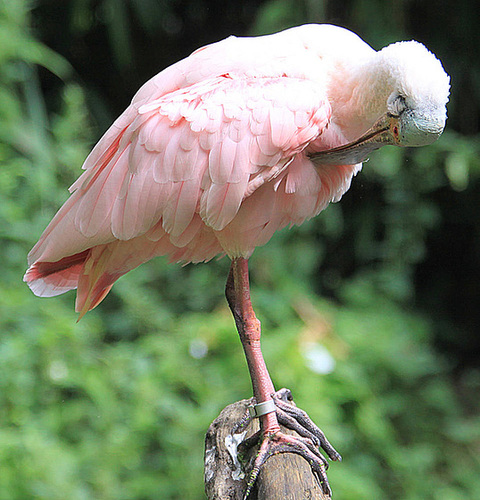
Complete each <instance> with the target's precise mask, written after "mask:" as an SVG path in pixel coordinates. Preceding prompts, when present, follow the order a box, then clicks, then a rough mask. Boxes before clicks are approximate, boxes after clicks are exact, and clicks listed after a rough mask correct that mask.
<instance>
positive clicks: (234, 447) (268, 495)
mask: <svg viewBox="0 0 480 500" xmlns="http://www.w3.org/2000/svg"><path fill="white" fill-rule="evenodd" d="M251 403H252V400H251V399H244V400H242V401H238V402H237V403H233V404H231V405H229V406H227V407H226V408H224V409H223V410H222V411H221V413H220V415H219V416H218V417H217V418H216V419H215V420H214V421H213V422H212V424H211V425H210V427H209V429H208V432H207V435H206V438H205V492H206V494H207V498H208V500H242V498H243V494H244V492H245V490H246V487H247V480H248V475H247V476H246V475H245V472H244V470H243V468H242V464H241V463H240V461H239V459H238V446H239V445H240V443H241V442H242V441H244V440H245V439H246V438H248V437H249V436H251V435H253V434H254V433H255V432H257V431H258V429H259V423H258V419H253V421H252V422H251V423H250V424H249V425H248V427H247V428H246V429H244V430H243V431H242V432H241V433H238V434H232V430H233V429H234V427H235V424H237V423H238V422H239V421H240V420H241V418H242V417H243V416H244V415H245V412H246V410H247V407H248V405H249V404H251ZM282 431H284V432H286V433H291V434H295V433H294V432H293V431H290V430H288V429H285V428H283V427H282ZM256 451H257V449H256V447H254V448H253V449H252V450H250V451H249V452H248V455H247V460H246V461H245V463H246V464H249V463H250V462H251V461H252V460H253V459H254V457H255V454H256ZM247 470H250V468H249V466H248V465H247ZM287 498H288V499H289V500H305V499H308V500H330V497H329V496H327V495H325V494H324V493H323V492H322V489H321V487H320V485H319V484H318V482H317V480H316V479H315V476H314V475H313V473H312V471H311V469H310V465H309V463H308V462H307V461H306V460H305V459H304V458H302V457H301V456H299V455H296V454H293V453H281V454H279V455H274V456H273V457H271V458H269V459H268V460H267V462H266V463H265V465H264V467H263V468H262V469H261V471H260V474H259V475H258V478H257V481H256V484H255V487H254V488H253V490H252V492H251V494H250V496H249V500H285V499H287Z"/></svg>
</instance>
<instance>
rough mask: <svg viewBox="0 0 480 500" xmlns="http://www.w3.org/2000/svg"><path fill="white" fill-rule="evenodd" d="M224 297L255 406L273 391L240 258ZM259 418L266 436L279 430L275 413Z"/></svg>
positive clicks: (245, 267) (244, 261) (234, 263)
mask: <svg viewBox="0 0 480 500" xmlns="http://www.w3.org/2000/svg"><path fill="white" fill-rule="evenodd" d="M225 295H226V296H227V301H228V304H229V306H230V309H231V310H232V313H233V317H234V318H235V323H236V325H237V330H238V333H239V335H240V340H241V342H242V346H243V350H244V351H245V356H246V358H247V364H248V369H249V371H250V377H251V379H252V386H253V395H254V396H255V399H256V400H257V403H262V402H264V401H268V400H269V399H272V395H273V394H274V393H275V389H274V387H273V383H272V380H271V378H270V375H269V373H268V370H267V366H266V365H265V360H264V359H263V354H262V351H261V348H260V333H261V330H260V321H258V319H257V317H256V316H255V312H254V311H253V308H252V302H251V300H250V283H249V279H248V260H247V259H242V258H240V259H235V260H233V261H232V266H231V268H230V274H229V276H228V280H227V285H226V289H225ZM260 418H261V423H262V430H263V433H264V434H265V435H266V436H268V435H271V434H275V433H276V432H278V431H279V430H280V426H279V425H278V420H277V416H276V414H275V413H274V412H272V413H267V414H266V415H263V416H262V417H260Z"/></svg>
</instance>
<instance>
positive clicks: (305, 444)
mask: <svg viewBox="0 0 480 500" xmlns="http://www.w3.org/2000/svg"><path fill="white" fill-rule="evenodd" d="M272 399H273V401H274V402H275V406H276V415H277V419H278V422H279V423H280V424H282V425H283V426H284V427H286V428H288V429H291V430H293V431H295V432H296V433H297V434H298V436H295V435H290V434H285V433H283V432H281V431H277V432H273V433H268V432H265V431H263V432H262V431H258V432H256V433H255V434H253V435H252V436H251V437H249V438H248V439H246V440H245V441H244V442H243V443H241V445H240V446H239V452H241V454H242V455H244V454H245V453H246V451H247V450H249V449H251V448H252V447H253V446H255V445H257V444H258V443H259V442H260V447H259V449H258V452H257V454H256V456H255V459H254V461H253V466H252V469H251V472H250V475H249V478H248V482H247V488H246V490H245V494H244V496H243V500H247V498H248V496H249V495H250V493H251V491H252V488H253V486H254V485H255V481H256V480H257V477H258V474H259V472H260V470H261V468H262V467H263V465H264V464H265V462H266V461H267V460H268V459H269V458H270V457H271V456H273V455H277V454H279V453H296V454H297V455H300V456H302V457H303V458H304V459H305V460H307V462H308V463H309V464H310V467H311V468H312V471H313V473H314V476H315V477H316V479H317V481H318V482H319V484H320V486H321V488H322V490H323V492H324V494H326V495H328V496H331V493H332V492H331V489H330V485H329V483H328V479H327V474H326V471H327V469H328V466H329V465H328V462H327V459H326V458H325V457H324V456H323V455H322V454H321V453H320V451H319V448H321V449H323V450H324V451H325V453H326V454H327V456H328V457H329V458H330V459H331V460H341V459H342V457H341V456H340V454H339V453H338V452H337V451H336V450H335V448H333V446H332V445H331V444H330V442H329V441H328V440H327V438H326V437H325V434H324V433H323V432H322V431H321V430H320V429H319V428H318V427H317V426H316V425H315V424H314V423H313V421H312V420H311V419H310V417H309V416H308V414H307V413H306V412H304V411H303V410H301V409H300V408H298V407H297V406H296V405H295V403H294V402H293V398H292V394H291V392H290V390H288V389H280V390H279V391H277V392H276V393H274V394H272ZM251 421H252V417H251V415H250V414H249V412H248V411H247V412H246V413H245V415H244V416H243V417H242V419H241V420H240V421H239V423H238V424H237V425H236V426H235V429H234V432H240V431H241V430H244V429H245V428H246V427H247V426H248V424H249V423H250V422H251Z"/></svg>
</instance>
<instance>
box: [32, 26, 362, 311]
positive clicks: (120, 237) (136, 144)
mask: <svg viewBox="0 0 480 500" xmlns="http://www.w3.org/2000/svg"><path fill="white" fill-rule="evenodd" d="M305 28H308V29H307V30H306V31H304V32H305V33H306V34H308V33H309V30H311V29H312V27H304V30H305ZM299 30H301V28H298V29H297V30H296V31H295V30H290V31H287V32H284V33H281V34H277V35H272V36H270V37H262V38H257V39H237V38H233V37H231V38H228V39H226V40H224V41H222V42H219V43H216V44H213V45H210V46H208V47H205V48H203V49H199V50H198V51H196V52H194V53H193V54H192V55H191V56H190V57H188V58H186V59H184V60H183V61H180V62H179V63H177V64H175V65H173V66H171V67H169V68H167V69H166V70H164V71H162V72H161V73H159V74H158V75H157V76H155V77H154V78H153V79H151V80H150V81H149V82H147V83H146V84H145V85H144V86H143V87H142V88H141V89H140V91H139V92H138V93H137V95H136V96H135V97H134V99H133V101H132V103H131V104H130V106H129V107H128V108H127V109H126V111H125V112H124V113H123V114H122V115H121V116H120V117H119V118H118V119H117V120H116V121H115V123H114V124H113V125H112V126H111V128H110V129H109V130H108V131H107V132H106V134H105V135H104V136H103V137H102V139H101V140H100V141H99V143H98V144H97V145H96V147H95V148H94V149H93V151H92V152H91V154H90V155H89V156H88V158H87V159H86V161H85V164H84V166H83V168H84V169H85V172H84V173H83V174H82V175H81V176H80V178H79V179H78V180H77V181H76V182H75V183H74V184H73V186H72V187H71V188H70V191H71V192H72V195H71V197H70V198H69V199H68V200H67V202H66V203H65V204H64V206H63V207H62V208H61V209H60V210H59V212H58V213H57V214H56V216H55V217H54V219H53V220H52V221H51V223H50V224H49V226H48V227H47V228H46V230H45V232H44V233H43V235H42V236H41V238H40V240H39V242H38V243H37V244H36V245H35V247H34V248H33V249H32V251H31V252H30V254H29V264H30V268H29V270H28V271H27V273H26V275H25V280H26V281H27V282H28V284H29V285H30V287H31V288H32V290H33V291H34V293H35V294H37V295H41V296H53V295H58V294H60V293H64V292H66V291H67V290H70V289H74V288H77V287H78V292H77V303H76V309H77V311H80V312H81V314H84V313H85V312H86V311H87V310H89V309H92V308H93V307H95V306H96V305H97V304H98V303H99V302H100V301H101V300H102V299H103V298H104V297H105V295H106V294H107V293H108V291H109V290H110V288H111V286H112V284H113V283H114V282H115V281H116V280H117V279H118V278H119V277H120V276H122V275H123V274H125V273H127V272H128V271H130V270H131V269H133V268H135V267H137V266H138V265H140V264H141V263H143V262H145V261H147V260H149V259H151V258H153V257H155V256H158V255H168V256H169V257H170V259H171V260H172V261H177V262H180V261H181V262H202V261H208V260H209V259H211V258H213V257H214V256H216V255H218V254H227V255H228V256H230V257H233V258H234V257H249V256H250V254H251V253H252V252H253V250H254V248H255V247H256V246H258V245H263V244H264V243H266V242H267V241H268V240H269V239H270V238H271V236H272V235H273V233H274V232H275V231H277V230H278V229H281V228H283V227H285V226H287V225H290V224H301V223H302V222H304V221H305V220H306V219H309V218H311V217H313V216H315V215H317V214H318V213H319V212H320V211H321V210H323V209H324V208H325V207H326V206H327V205H328V203H329V202H331V201H336V200H338V199H339V198H340V197H341V195H342V194H343V193H344V192H345V191H346V190H347V189H348V187H349V185H350V181H351V178H352V176H353V175H354V174H355V173H356V172H357V171H358V169H359V168H360V166H359V165H345V166H331V165H321V166H315V165H314V164H313V163H312V162H311V161H310V160H309V159H308V153H311V152H314V151H319V150H322V149H326V148H329V147H334V146H338V145H340V144H341V143H343V142H345V136H344V135H343V132H344V131H342V130H341V129H340V128H338V127H337V128H335V127H333V126H331V127H330V128H329V129H328V130H327V127H328V125H329V121H330V118H331V114H332V108H331V106H332V103H331V100H330V99H329V97H330V96H329V95H328V93H327V90H326V81H325V75H324V72H325V71H326V70H325V69H324V72H323V73H322V72H321V71H318V69H317V68H316V67H317V66H318V55H317V54H316V53H315V52H314V51H312V50H310V49H309V47H308V43H307V42H306V39H308V37H309V36H310V35H308V36H307V37H306V38H305V37H304V38H302V31H299ZM362 43H363V42H362ZM364 45H365V47H368V46H366V44H364ZM362 50H365V51H368V50H371V49H370V48H364V47H362ZM313 62H316V66H315V65H314V64H313Z"/></svg>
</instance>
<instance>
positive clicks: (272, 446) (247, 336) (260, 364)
mask: <svg viewBox="0 0 480 500" xmlns="http://www.w3.org/2000/svg"><path fill="white" fill-rule="evenodd" d="M225 295H226V297H227V301H228V305H229V306H230V309H231V310H232V313H233V317H234V319H235V324H236V326H237V330H238V333H239V335H240V340H241V342H242V346H243V350H244V351H245V356H246V358H247V364H248V369H249V371H250V377H251V379H252V386H253V394H254V397H255V400H256V403H257V405H256V407H257V410H258V412H259V413H260V417H259V418H260V426H261V430H262V442H261V444H260V448H259V451H258V454H257V456H256V458H255V462H254V465H253V469H252V471H251V474H250V478H249V481H248V486H247V490H246V492H245V496H244V499H246V498H247V497H248V495H249V493H250V491H251V489H252V487H253V485H254V483H255V480H256V478H257V475H258V473H259V471H260V468H261V467H262V466H263V464H264V463H265V462H266V460H267V459H268V458H269V457H271V456H272V455H275V454H277V453H287V452H290V453H297V454H299V455H301V456H303V457H304V458H305V459H306V460H307V461H308V462H309V463H310V466H311V467H312V470H313V471H314V473H315V475H316V477H317V478H318V480H319V482H320V484H321V486H322V489H323V491H324V492H325V493H327V494H331V490H330V486H329V484H328V480H327V476H326V472H325V471H326V469H327V467H328V464H327V461H326V459H325V458H324V457H323V456H322V454H321V453H320V452H319V450H318V446H321V447H322V448H323V449H324V450H325V452H326V453H327V455H328V456H329V457H330V458H331V459H332V460H340V459H341V457H340V455H339V454H338V453H337V452H336V451H335V449H334V448H333V447H332V446H331V445H330V443H329V442H328V441H327V440H326V438H325V436H324V434H323V432H322V431H321V430H320V429H318V427H317V426H316V425H315V424H313V422H312V421H311V420H310V418H309V417H308V415H307V414H306V413H305V412H304V411H302V410H300V409H298V408H296V407H295V406H294V405H292V404H290V403H289V402H288V399H289V398H290V393H289V391H287V390H285V389H282V390H281V391H279V392H278V393H276V392H275V389H274V387H273V383H272V380H271V378H270V375H269V373H268V370H267V367H266V365H265V360H264V359H263V355H262V351H261V348H260V333H261V331H260V322H259V321H258V319H257V317H256V316H255V313H254V311H253V308H252V303H251V300H250V285H249V279H248V260H247V259H243V258H238V259H234V260H233V261H232V266H231V268H230V273H229V276H228V279H227V284H226V288H225ZM266 402H267V403H266ZM268 402H270V403H268ZM262 403H266V405H262ZM258 405H260V406H258ZM262 406H266V408H265V410H262V409H259V408H262ZM277 415H278V418H277ZM279 420H280V421H281V423H282V424H283V425H286V426H287V427H289V428H292V429H293V430H296V431H297V432H298V433H299V434H300V436H301V437H294V436H291V435H287V434H284V433H282V432H281V431H280V425H279ZM254 440H255V438H254V439H253V440H252V441H254Z"/></svg>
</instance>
